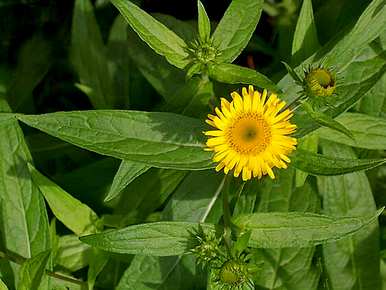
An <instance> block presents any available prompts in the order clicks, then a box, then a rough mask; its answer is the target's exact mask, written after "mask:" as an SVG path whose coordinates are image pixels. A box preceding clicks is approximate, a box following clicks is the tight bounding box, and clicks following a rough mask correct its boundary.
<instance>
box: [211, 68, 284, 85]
mask: <svg viewBox="0 0 386 290" xmlns="http://www.w3.org/2000/svg"><path fill="white" fill-rule="evenodd" d="M209 76H210V77H211V78H213V79H214V80H216V81H218V82H221V83H226V84H246V85H254V86H256V87H259V88H264V89H267V90H270V91H272V92H278V91H279V90H278V88H277V87H276V85H275V84H274V83H273V82H272V81H271V80H270V79H269V78H267V77H266V76H265V75H263V74H261V73H259V72H257V71H255V70H253V69H249V68H246V67H241V66H238V65H234V64H225V63H223V64H212V65H210V66H209Z"/></svg>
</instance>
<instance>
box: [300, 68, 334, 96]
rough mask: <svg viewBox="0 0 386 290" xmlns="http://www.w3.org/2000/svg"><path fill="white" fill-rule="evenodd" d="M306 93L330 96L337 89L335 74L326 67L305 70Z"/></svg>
mask: <svg viewBox="0 0 386 290" xmlns="http://www.w3.org/2000/svg"><path fill="white" fill-rule="evenodd" d="M304 85H305V93H306V95H308V96H310V97H313V96H316V97H329V96H331V95H332V94H333V93H334V92H335V89H336V81H335V77H334V76H333V74H332V73H331V72H330V71H329V70H328V69H325V68H322V67H318V68H314V69H309V70H308V71H306V72H305V80H304Z"/></svg>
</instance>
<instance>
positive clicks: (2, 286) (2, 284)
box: [0, 279, 8, 290]
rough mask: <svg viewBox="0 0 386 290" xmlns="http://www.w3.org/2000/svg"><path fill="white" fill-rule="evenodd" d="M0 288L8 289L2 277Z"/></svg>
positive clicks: (2, 289) (1, 289) (0, 289)
mask: <svg viewBox="0 0 386 290" xmlns="http://www.w3.org/2000/svg"><path fill="white" fill-rule="evenodd" d="M0 290H8V287H7V285H5V284H4V282H3V281H2V280H1V279H0Z"/></svg>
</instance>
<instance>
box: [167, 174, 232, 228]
mask: <svg viewBox="0 0 386 290" xmlns="http://www.w3.org/2000/svg"><path fill="white" fill-rule="evenodd" d="M223 186H224V177H223V176H221V175H219V174H217V173H216V172H215V171H213V170H205V171H197V172H191V173H189V174H188V175H187V176H186V178H185V179H184V180H183V182H181V184H180V185H179V186H178V188H177V189H176V191H175V193H174V195H173V197H172V198H171V199H170V201H169V202H168V204H167V205H166V207H165V209H164V211H163V213H162V217H163V219H164V220H174V221H189V222H205V221H206V220H207V218H208V215H209V214H210V211H211V210H212V208H213V206H214V204H215V203H216V202H217V200H218V197H219V195H220V193H221V190H222V188H223Z"/></svg>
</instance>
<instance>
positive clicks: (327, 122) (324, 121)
mask: <svg viewBox="0 0 386 290" xmlns="http://www.w3.org/2000/svg"><path fill="white" fill-rule="evenodd" d="M303 108H304V109H305V111H306V112H307V113H308V115H309V116H310V117H311V118H312V119H313V120H314V121H315V122H316V123H318V124H319V125H321V126H324V127H327V128H330V129H333V130H335V131H338V132H341V133H343V134H345V135H346V136H347V137H349V138H351V139H354V136H353V134H352V133H351V132H350V130H349V129H347V128H346V127H345V126H344V125H342V124H341V123H339V122H338V121H336V120H334V119H333V118H331V117H330V116H328V115H326V114H324V113H321V112H318V111H316V110H314V108H312V106H311V105H310V104H309V103H307V102H304V103H303Z"/></svg>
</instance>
